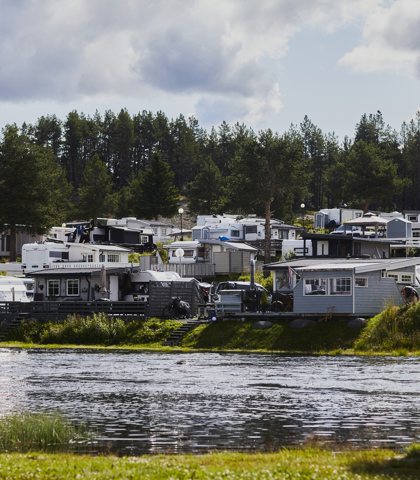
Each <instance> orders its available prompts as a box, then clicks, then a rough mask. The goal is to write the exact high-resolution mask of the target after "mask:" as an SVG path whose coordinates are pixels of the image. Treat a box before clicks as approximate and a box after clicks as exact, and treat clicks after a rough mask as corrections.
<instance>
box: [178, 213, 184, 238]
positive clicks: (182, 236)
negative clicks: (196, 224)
mask: <svg viewBox="0 0 420 480" xmlns="http://www.w3.org/2000/svg"><path fill="white" fill-rule="evenodd" d="M178 213H179V214H180V216H181V238H180V240H181V241H182V240H184V237H183V236H182V214H183V213H184V209H183V208H182V207H181V208H179V209H178Z"/></svg>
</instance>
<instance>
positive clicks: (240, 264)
mask: <svg viewBox="0 0 420 480" xmlns="http://www.w3.org/2000/svg"><path fill="white" fill-rule="evenodd" d="M213 260H214V264H215V273H216V274H217V275H220V274H230V273H242V272H245V271H248V272H249V269H250V262H251V255H250V254H249V253H248V252H215V253H214V254H213Z"/></svg>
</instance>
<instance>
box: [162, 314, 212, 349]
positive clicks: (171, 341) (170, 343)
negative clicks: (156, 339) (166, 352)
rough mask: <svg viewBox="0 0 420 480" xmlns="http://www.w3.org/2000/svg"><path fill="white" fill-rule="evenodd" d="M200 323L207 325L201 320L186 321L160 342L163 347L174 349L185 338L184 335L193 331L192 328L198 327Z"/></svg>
mask: <svg viewBox="0 0 420 480" xmlns="http://www.w3.org/2000/svg"><path fill="white" fill-rule="evenodd" d="M202 323H207V321H204V322H203V321H202V320H188V321H186V322H185V323H184V324H183V325H182V326H181V327H179V328H178V329H177V330H175V331H174V332H172V333H171V334H170V335H169V337H168V338H167V339H166V340H165V341H164V342H162V346H163V347H175V346H176V345H178V343H179V342H180V341H181V340H182V339H183V338H184V337H185V335H186V334H187V333H188V332H190V331H191V330H194V328H196V327H198V326H199V325H201V324H202Z"/></svg>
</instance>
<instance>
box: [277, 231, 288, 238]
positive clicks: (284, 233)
mask: <svg viewBox="0 0 420 480" xmlns="http://www.w3.org/2000/svg"><path fill="white" fill-rule="evenodd" d="M279 238H281V239H282V240H287V239H288V238H289V230H279Z"/></svg>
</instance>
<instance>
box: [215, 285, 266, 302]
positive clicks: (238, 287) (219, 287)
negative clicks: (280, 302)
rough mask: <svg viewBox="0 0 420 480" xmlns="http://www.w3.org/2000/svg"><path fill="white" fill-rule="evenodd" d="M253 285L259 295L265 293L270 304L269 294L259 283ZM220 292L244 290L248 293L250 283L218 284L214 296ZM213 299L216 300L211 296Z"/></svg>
mask: <svg viewBox="0 0 420 480" xmlns="http://www.w3.org/2000/svg"><path fill="white" fill-rule="evenodd" d="M254 285H255V288H256V290H257V291H258V292H260V293H262V292H265V293H266V294H267V296H268V299H269V302H270V303H271V294H270V292H269V291H268V290H267V289H266V288H264V287H263V286H262V285H260V284H259V283H255V284H254ZM221 290H246V291H247V292H250V291H251V282H220V283H219V285H217V288H216V296H217V295H218V293H219V292H220V291H221ZM213 299H214V300H215V299H216V298H214V296H213Z"/></svg>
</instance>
